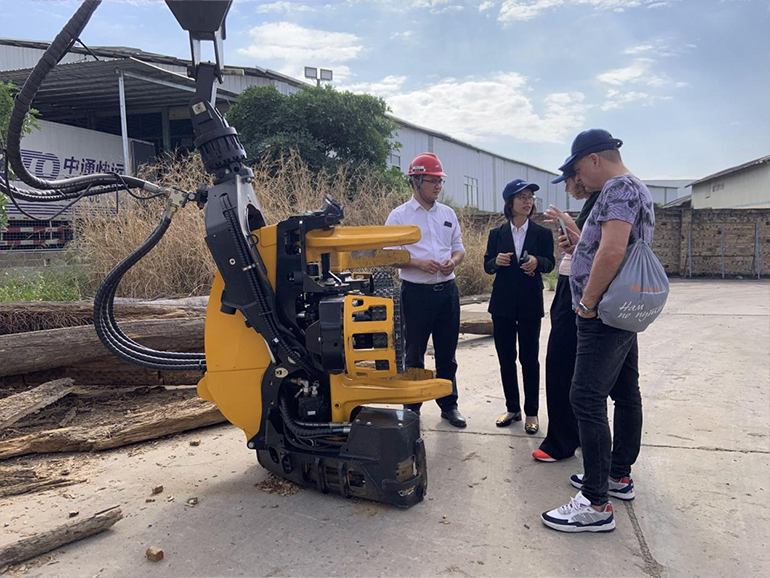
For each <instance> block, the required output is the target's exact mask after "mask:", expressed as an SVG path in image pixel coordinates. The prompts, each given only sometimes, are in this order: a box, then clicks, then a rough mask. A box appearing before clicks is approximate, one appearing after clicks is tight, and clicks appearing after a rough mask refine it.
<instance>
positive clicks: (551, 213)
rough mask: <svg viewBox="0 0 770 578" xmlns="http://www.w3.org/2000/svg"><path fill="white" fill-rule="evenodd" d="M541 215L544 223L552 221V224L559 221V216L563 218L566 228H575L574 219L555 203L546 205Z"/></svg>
mask: <svg viewBox="0 0 770 578" xmlns="http://www.w3.org/2000/svg"><path fill="white" fill-rule="evenodd" d="M543 217H544V219H543V220H544V221H545V222H546V223H552V224H554V225H555V224H557V223H558V222H559V218H560V217H561V218H562V219H564V224H565V225H567V228H568V229H575V230H577V225H576V224H575V220H574V219H573V218H572V217H570V216H569V215H568V214H567V213H565V212H564V211H562V210H561V209H560V208H559V207H557V206H555V205H548V208H547V209H546V210H545V211H543Z"/></svg>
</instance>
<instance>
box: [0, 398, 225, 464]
mask: <svg viewBox="0 0 770 578" xmlns="http://www.w3.org/2000/svg"><path fill="white" fill-rule="evenodd" d="M224 421H226V420H225V418H224V416H222V414H221V413H220V412H219V409H217V407H216V406H215V405H214V404H213V403H211V402H208V401H206V400H203V399H200V398H197V397H195V398H191V399H186V400H184V401H180V402H177V403H173V404H169V405H165V406H163V407H158V408H157V409H156V410H151V411H144V412H141V413H137V414H134V415H132V416H129V417H127V418H126V419H125V420H124V421H122V422H120V423H112V424H107V425H101V426H96V427H93V426H89V427H85V426H71V427H65V428H57V429H52V430H47V431H42V432H37V433H34V434H29V435H25V436H20V437H17V438H11V439H8V440H4V441H1V442H0V460H5V459H8V458H12V457H16V456H24V455H28V454H47V453H55V452H88V451H94V450H105V449H109V448H117V447H120V446H125V445H128V444H133V443H136V442H141V441H146V440H150V439H155V438H159V437H162V436H166V435H170V434H175V433H179V432H182V431H187V430H191V429H197V428H200V427H205V426H209V425H214V424H218V423H222V422H224Z"/></svg>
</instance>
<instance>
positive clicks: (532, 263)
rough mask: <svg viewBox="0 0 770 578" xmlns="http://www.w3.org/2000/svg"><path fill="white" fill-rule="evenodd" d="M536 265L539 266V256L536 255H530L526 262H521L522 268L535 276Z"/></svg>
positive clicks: (531, 275)
mask: <svg viewBox="0 0 770 578" xmlns="http://www.w3.org/2000/svg"><path fill="white" fill-rule="evenodd" d="M536 267H537V257H535V256H534V255H530V256H529V259H527V261H526V263H522V264H521V268H522V269H523V270H524V272H525V273H526V274H527V275H529V276H530V277H534V276H535V268H536Z"/></svg>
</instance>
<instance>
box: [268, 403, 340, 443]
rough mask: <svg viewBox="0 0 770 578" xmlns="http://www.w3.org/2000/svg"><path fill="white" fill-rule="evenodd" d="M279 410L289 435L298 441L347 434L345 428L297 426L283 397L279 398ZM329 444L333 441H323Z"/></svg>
mask: <svg viewBox="0 0 770 578" xmlns="http://www.w3.org/2000/svg"><path fill="white" fill-rule="evenodd" d="M280 410H281V417H282V418H283V422H284V424H285V425H286V427H287V428H288V429H289V431H290V432H291V433H293V434H294V435H295V436H297V437H298V438H300V439H308V438H318V437H325V436H334V435H345V434H346V433H347V431H346V428H344V427H315V428H308V427H301V426H299V425H297V422H296V421H295V419H294V418H293V417H292V415H291V412H290V411H289V403H288V402H287V401H286V398H285V397H281V401H280ZM331 442H334V440H324V443H331ZM336 443H339V444H340V445H342V442H336Z"/></svg>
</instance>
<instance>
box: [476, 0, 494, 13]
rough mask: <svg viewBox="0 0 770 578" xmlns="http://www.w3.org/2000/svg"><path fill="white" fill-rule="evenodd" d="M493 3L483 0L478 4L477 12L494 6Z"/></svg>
mask: <svg viewBox="0 0 770 578" xmlns="http://www.w3.org/2000/svg"><path fill="white" fill-rule="evenodd" d="M494 7H495V3H494V2H490V1H489V0H485V1H484V2H482V3H481V4H480V5H479V12H484V11H485V10H489V9H490V8H494Z"/></svg>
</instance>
